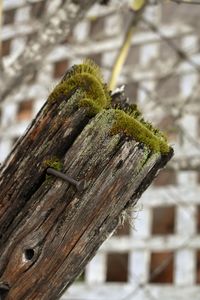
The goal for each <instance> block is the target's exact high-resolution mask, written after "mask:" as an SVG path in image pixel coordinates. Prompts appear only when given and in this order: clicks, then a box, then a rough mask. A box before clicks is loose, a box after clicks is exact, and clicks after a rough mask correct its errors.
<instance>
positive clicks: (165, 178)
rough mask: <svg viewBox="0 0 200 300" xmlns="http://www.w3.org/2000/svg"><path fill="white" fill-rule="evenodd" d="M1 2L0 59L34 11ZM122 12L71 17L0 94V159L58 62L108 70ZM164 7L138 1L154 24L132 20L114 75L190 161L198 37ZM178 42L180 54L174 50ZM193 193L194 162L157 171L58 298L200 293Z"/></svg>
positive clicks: (60, 67) (199, 224)
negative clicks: (18, 81) (27, 73)
mask: <svg viewBox="0 0 200 300" xmlns="http://www.w3.org/2000/svg"><path fill="white" fill-rule="evenodd" d="M32 2H33V3H34V2H35V3H40V2H42V1H32ZM4 3H5V6H4V8H5V10H7V11H9V10H11V9H12V10H14V12H12V13H11V14H10V19H9V18H8V19H9V20H10V21H7V22H8V24H5V25H4V27H3V33H2V39H3V42H4V46H3V47H4V62H5V65H8V64H9V63H10V62H11V61H12V59H14V57H15V55H17V53H19V52H20V51H22V50H23V47H24V45H25V43H26V40H27V36H28V35H30V34H33V32H34V30H35V28H37V18H36V20H35V23H34V26H35V27H34V26H32V25H31V26H30V18H32V14H33V11H32V10H31V7H30V5H28V4H27V2H26V1H22V0H21V1H8V0H5V1H4ZM35 10H36V11H37V9H36V7H35ZM126 14H127V12H126V13H124V12H121V11H119V10H118V9H115V8H114V7H113V6H112V7H110V8H109V9H105V8H103V9H101V10H100V8H99V7H98V8H96V9H94V10H93V11H92V12H90V14H89V16H88V18H87V20H84V21H82V22H81V23H80V24H78V25H77V26H76V28H75V29H74V32H73V34H72V35H71V37H70V38H69V40H68V43H66V41H65V42H63V43H62V44H60V45H57V46H56V47H55V49H54V50H53V51H52V52H51V53H50V55H48V57H47V58H46V59H45V60H44V64H43V66H41V69H40V70H39V71H38V72H37V73H35V74H34V77H33V78H29V82H28V83H27V84H26V85H24V86H22V87H19V91H18V92H17V93H15V94H14V95H12V96H10V97H9V98H8V100H7V102H5V103H3V105H2V107H1V125H0V160H1V161H3V160H4V158H5V157H6V155H7V154H8V153H9V151H10V150H11V147H12V145H13V143H14V142H15V140H16V139H17V138H18V137H19V136H20V135H21V134H22V133H23V132H24V130H25V128H26V127H27V125H28V123H29V122H30V120H31V119H32V118H33V117H34V116H35V114H36V113H37V111H38V110H39V108H40V107H41V105H42V104H43V103H44V101H45V99H46V97H47V95H48V93H49V92H50V90H51V88H52V87H53V86H54V84H55V83H56V82H57V80H59V78H60V76H62V74H63V72H64V71H65V69H66V68H68V67H69V66H71V65H72V64H74V63H78V62H80V61H81V59H82V57H91V58H93V59H94V60H96V62H97V63H99V64H101V66H102V68H103V70H104V74H105V78H106V79H108V78H109V74H110V71H111V68H112V66H113V63H114V60H115V56H116V54H117V51H118V49H119V47H120V46H121V44H122V41H123V34H124V26H125V24H126V23H127V22H125V19H126ZM164 14H165V10H164V4H159V5H157V6H155V5H152V6H149V8H148V9H147V11H146V13H145V19H146V20H147V21H149V22H150V24H151V22H152V23H153V24H156V25H158V26H157V29H158V32H157V33H156V32H153V31H152V30H151V29H150V27H148V25H147V24H146V25H145V26H144V25H141V26H140V29H139V31H138V32H137V33H136V34H135V35H134V36H133V39H132V46H131V48H130V53H129V56H128V58H127V61H126V64H125V67H124V68H123V72H122V74H121V75H120V78H119V84H122V83H124V81H126V82H127V93H128V95H129V97H130V99H131V100H132V99H133V100H137V102H138V104H139V105H140V107H141V108H142V110H143V111H144V113H145V115H146V116H147V117H148V118H150V119H152V120H154V121H155V122H157V123H159V124H160V126H164V127H165V128H166V129H167V130H169V136H170V138H171V143H172V144H173V146H174V148H175V158H176V159H182V160H185V161H187V158H188V157H189V158H190V157H197V160H198V158H199V157H200V154H199V150H200V145H199V143H198V137H199V117H198V112H199V105H198V102H197V101H198V81H199V68H198V66H197V64H200V53H199V46H198V43H199V41H198V36H197V34H196V31H195V29H194V28H193V27H192V26H189V25H188V24H187V19H184V20H182V19H178V16H177V19H176V20H174V22H173V23H170V24H167V23H162V19H163V15H164ZM13 15H14V16H13ZM165 18H166V16H165ZM127 19H128V18H127ZM13 22H14V23H13ZM166 39H167V40H168V41H170V43H171V42H173V45H175V47H174V46H173V45H171V44H170V43H167V40H166ZM177 49H178V50H180V49H181V51H182V50H184V51H185V52H186V54H187V56H186V57H184V56H183V57H182V58H180V54H181V52H179V53H178V51H177ZM174 119H175V120H176V123H173V122H174V121H173V120H174ZM175 129H176V130H175ZM172 166H173V164H172ZM199 192H200V186H199V174H198V172H197V170H187V171H183V170H182V171H181V170H178V169H177V170H174V169H173V168H172V169H169V170H164V171H163V172H162V174H160V176H159V178H158V179H157V180H156V181H155V183H154V185H153V186H152V187H151V188H150V189H148V191H147V192H145V194H144V195H143V197H142V199H141V200H140V204H139V208H138V212H134V213H133V223H134V229H133V228H132V226H131V225H129V224H128V223H126V226H125V228H124V229H121V230H120V231H119V232H118V234H115V235H114V236H113V237H111V238H110V239H109V240H108V241H107V242H106V243H105V244H104V245H103V246H102V247H101V249H100V250H99V252H98V253H97V255H96V256H95V258H94V259H93V260H92V261H91V262H90V264H89V265H88V266H87V267H86V269H85V271H84V275H82V276H81V280H82V282H77V283H75V284H74V285H73V286H72V287H71V288H70V289H69V290H68V291H67V292H66V294H65V296H63V298H62V299H70V300H72V299H80V300H84V299H87V300H93V299H95V300H96V299H98V300H104V299H105V300H107V299H115V300H118V299H119V300H122V299H123V300H125V299H127V300H129V299H136V300H140V299H141V300H146V299H148V300H149V299H153V300H155V299H157V300H158V299H160V298H161V297H162V299H163V300H165V299H166V300H169V299H170V300H171V299H184V300H186V299H187V300H188V299H190V298H191V299H200V296H199V295H200V286H199V283H200V267H199V264H200V236H199V234H200V199H199V194H200V193H199Z"/></svg>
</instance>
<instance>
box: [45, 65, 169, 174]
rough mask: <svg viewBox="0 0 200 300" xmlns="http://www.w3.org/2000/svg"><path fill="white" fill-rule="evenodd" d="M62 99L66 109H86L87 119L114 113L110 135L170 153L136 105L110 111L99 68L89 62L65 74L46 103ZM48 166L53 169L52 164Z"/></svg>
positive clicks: (157, 131)
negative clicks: (66, 106) (64, 98)
mask: <svg viewBox="0 0 200 300" xmlns="http://www.w3.org/2000/svg"><path fill="white" fill-rule="evenodd" d="M62 96H64V97H66V98H67V99H69V100H68V102H67V105H68V106H69V107H71V106H73V107H74V108H75V109H77V108H78V107H88V108H89V109H88V114H89V116H94V115H96V114H98V113H100V112H102V113H103V114H105V112H107V113H108V112H109V113H110V114H113V120H114V125H113V128H112V133H119V132H123V133H125V134H126V135H128V136H132V137H133V138H134V139H135V140H137V141H138V142H141V143H144V145H147V146H148V147H149V148H150V149H151V150H152V151H154V152H161V153H167V152H169V150H170V147H169V145H168V144H167V139H166V136H165V135H164V134H163V133H162V132H160V131H159V130H158V129H156V128H154V126H152V124H151V123H150V122H147V121H145V120H144V119H143V117H142V114H141V112H140V111H139V109H138V107H137V105H135V104H133V105H130V106H129V107H128V108H126V109H125V111H123V110H122V109H119V108H115V109H111V108H110V107H111V97H110V94H109V91H108V88H107V86H106V85H105V84H104V83H103V79H102V75H101V71H100V69H99V67H98V66H97V65H96V64H95V63H94V62H92V61H91V60H85V61H84V62H83V63H82V64H80V65H74V66H73V67H72V68H71V69H70V70H69V71H68V72H67V73H66V74H65V76H64V77H63V79H62V81H61V83H60V84H58V85H57V86H56V87H55V89H54V90H53V92H52V93H51V94H50V96H49V98H48V101H49V103H52V102H55V101H57V100H58V99H62ZM70 99H71V100H73V101H70ZM51 167H54V168H55V165H54V166H52V165H51ZM56 167H58V165H57V166H56Z"/></svg>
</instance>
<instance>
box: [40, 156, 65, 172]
mask: <svg viewBox="0 0 200 300" xmlns="http://www.w3.org/2000/svg"><path fill="white" fill-rule="evenodd" d="M43 165H44V166H45V167H46V168H48V167H49V168H53V169H55V170H56V171H61V170H62V167H63V164H62V162H61V161H60V159H59V158H58V157H56V156H53V157H50V158H48V159H46V160H45V161H44V162H43Z"/></svg>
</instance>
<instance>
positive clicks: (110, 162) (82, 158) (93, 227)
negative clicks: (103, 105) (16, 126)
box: [0, 92, 172, 300]
mask: <svg viewBox="0 0 200 300" xmlns="http://www.w3.org/2000/svg"><path fill="white" fill-rule="evenodd" d="M73 97H76V92H75V95H69V96H68V97H65V98H63V97H62V98H60V99H58V100H57V102H54V103H49V102H47V103H46V104H45V106H44V107H43V109H42V110H41V112H40V113H39V114H38V116H37V117H36V119H35V120H34V121H33V123H32V125H31V126H30V128H29V129H28V131H27V132H26V134H25V135H24V137H22V138H21V139H20V140H19V142H18V143H17V145H16V146H15V148H14V149H13V151H12V153H11V155H10V156H9V158H8V159H7V161H6V163H5V165H4V166H3V168H2V170H1V174H0V187H1V188H0V296H1V298H2V299H7V300H11V299H15V300H19V299H21V300H22V299H26V300H30V299H37V300H40V299H42V300H47V299H48V300H51V299H52V300H55V299H59V298H60V296H61V295H62V293H63V292H64V290H65V289H66V288H67V287H68V286H69V285H70V284H71V283H72V282H73V281H74V279H75V278H76V276H77V275H78V274H80V272H81V271H82V270H83V269H84V267H85V265H86V264H87V263H88V261H89V260H90V259H91V258H92V257H93V256H94V254H95V252H96V251H97V249H98V248H99V247H100V245H101V244H102V243H103V241H104V240H105V239H106V238H107V237H108V236H109V235H110V233H111V232H112V231H113V230H114V229H115V228H116V226H117V224H118V222H119V219H120V215H121V213H122V212H123V211H124V210H125V209H126V208H127V207H129V206H130V205H131V204H134V203H135V202H136V200H137V199H138V198H139V197H140V195H141V194H142V193H143V191H144V190H145V189H146V188H147V187H148V185H149V184H150V183H151V181H152V180H153V178H154V176H155V175H156V173H157V171H158V170H159V169H160V168H162V167H163V166H164V165H165V164H166V162H167V161H168V160H169V159H170V158H171V156H172V152H170V153H169V154H168V155H165V156H161V155H160V154H158V153H157V154H155V153H152V152H151V151H150V150H149V149H147V148H146V147H145V146H144V145H142V144H138V143H137V142H136V141H135V140H134V139H131V138H127V137H126V136H124V135H120V134H117V135H111V128H112V126H113V120H114V118H113V115H112V112H109V111H107V112H105V111H104V112H102V113H100V114H98V115H97V116H96V117H94V118H89V117H88V111H87V109H86V108H80V109H77V107H75V105H72V103H71V102H73V101H72V100H73ZM53 156H57V157H58V158H59V159H60V160H61V161H62V162H63V170H62V171H63V172H64V173H67V174H69V175H70V176H72V177H73V178H76V179H85V181H86V188H85V190H84V191H83V192H81V193H80V192H77V191H76V189H75V188H74V187H73V186H71V185H70V184H68V183H67V182H65V181H62V180H59V179H56V178H53V177H51V178H49V177H48V178H47V177H46V168H47V166H46V165H45V161H46V160H47V159H48V158H51V157H53Z"/></svg>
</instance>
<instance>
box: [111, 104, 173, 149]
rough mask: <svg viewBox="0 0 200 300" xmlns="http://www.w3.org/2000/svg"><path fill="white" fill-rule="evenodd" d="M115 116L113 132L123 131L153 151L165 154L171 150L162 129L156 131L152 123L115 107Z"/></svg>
mask: <svg viewBox="0 0 200 300" xmlns="http://www.w3.org/2000/svg"><path fill="white" fill-rule="evenodd" d="M115 118H116V121H115V123H114V126H113V128H112V133H115V134H116V133H119V132H123V133H125V134H126V135H128V136H132V137H133V138H134V139H135V140H136V141H138V142H141V143H144V144H145V145H147V146H149V148H150V149H151V150H152V151H155V152H161V153H163V154H166V153H168V152H169V150H170V147H169V145H168V144H167V142H166V139H165V137H164V136H163V135H162V134H161V133H160V131H158V130H157V131H156V129H154V128H153V127H152V125H151V124H150V123H145V122H141V121H139V120H138V119H136V118H134V117H132V116H131V115H128V114H127V113H126V112H124V111H122V110H119V109H115ZM150 125H151V126H150ZM151 127H152V128H151Z"/></svg>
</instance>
